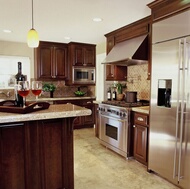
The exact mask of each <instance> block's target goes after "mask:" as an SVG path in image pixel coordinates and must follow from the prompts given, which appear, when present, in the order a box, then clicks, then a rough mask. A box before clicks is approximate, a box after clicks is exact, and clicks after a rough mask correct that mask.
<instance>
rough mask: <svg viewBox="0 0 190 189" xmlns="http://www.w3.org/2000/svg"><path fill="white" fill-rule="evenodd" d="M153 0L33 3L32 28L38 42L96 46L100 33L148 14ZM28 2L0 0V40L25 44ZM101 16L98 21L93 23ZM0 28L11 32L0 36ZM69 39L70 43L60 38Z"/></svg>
mask: <svg viewBox="0 0 190 189" xmlns="http://www.w3.org/2000/svg"><path fill="white" fill-rule="evenodd" d="M152 1H153V0H34V28H35V29H36V30H37V32H38V34H39V38H40V40H44V41H56V42H63V43H68V42H70V41H76V42H84V43H94V44H99V43H102V42H104V41H105V37H104V34H106V33H109V32H111V31H113V30H116V29H118V28H120V27H123V26H125V25H128V24H130V23H132V22H134V21H136V20H139V19H141V18H143V17H146V16H148V15H150V13H151V11H150V9H149V8H148V7H147V4H148V3H150V2H152ZM31 2H32V0H0V40H1V41H15V42H26V36H27V32H28V31H29V29H30V28H31V25H32V24H31V22H32V21H31V15H32V11H31V9H32V8H31V6H32V5H31V4H32V3H31ZM94 17H101V18H102V19H103V21H102V22H97V23H96V22H93V21H92V19H93V18H94ZM3 29H9V30H12V33H9V34H8V33H4V32H3ZM68 36H69V37H71V39H70V40H66V39H64V37H68Z"/></svg>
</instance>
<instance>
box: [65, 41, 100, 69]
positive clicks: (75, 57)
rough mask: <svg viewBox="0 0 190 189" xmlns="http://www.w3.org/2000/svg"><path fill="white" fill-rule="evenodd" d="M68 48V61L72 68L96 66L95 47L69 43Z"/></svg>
mask: <svg viewBox="0 0 190 189" xmlns="http://www.w3.org/2000/svg"><path fill="white" fill-rule="evenodd" d="M68 47H69V59H70V65H72V66H88V67H95V66H96V45H93V44H86V43H76V42H71V43H69V44H68Z"/></svg>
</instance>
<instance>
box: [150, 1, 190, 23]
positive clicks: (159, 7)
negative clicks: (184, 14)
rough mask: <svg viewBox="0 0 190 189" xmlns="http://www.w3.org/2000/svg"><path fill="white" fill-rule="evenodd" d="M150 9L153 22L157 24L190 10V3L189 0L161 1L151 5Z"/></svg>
mask: <svg viewBox="0 0 190 189" xmlns="http://www.w3.org/2000/svg"><path fill="white" fill-rule="evenodd" d="M148 7H149V8H151V16H152V21H153V22H156V21H158V20H161V19H164V18H166V17H169V16H172V15H174V14H176V13H178V12H181V11H184V10H186V9H189V8H190V2H189V0H187V1H185V0H175V1H171V0H159V1H153V2H152V3H149V4H148Z"/></svg>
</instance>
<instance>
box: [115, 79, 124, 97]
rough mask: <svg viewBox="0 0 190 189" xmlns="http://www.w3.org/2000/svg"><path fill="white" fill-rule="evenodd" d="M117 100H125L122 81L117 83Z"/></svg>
mask: <svg viewBox="0 0 190 189" xmlns="http://www.w3.org/2000/svg"><path fill="white" fill-rule="evenodd" d="M116 89H117V100H123V96H124V95H123V85H122V84H121V83H117V84H116Z"/></svg>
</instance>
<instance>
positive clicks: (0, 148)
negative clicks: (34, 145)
mask: <svg viewBox="0 0 190 189" xmlns="http://www.w3.org/2000/svg"><path fill="white" fill-rule="evenodd" d="M26 140H27V139H26V138H25V127H24V124H22V123H19V124H9V125H8V126H7V125H6V127H3V128H0V188H2V189H27V188H29V187H28V181H27V176H28V172H27V171H26V170H27V169H25V168H27V167H28V162H27V159H26V155H25V154H26V151H27V150H26V147H27V143H26Z"/></svg>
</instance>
